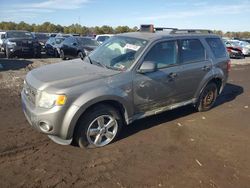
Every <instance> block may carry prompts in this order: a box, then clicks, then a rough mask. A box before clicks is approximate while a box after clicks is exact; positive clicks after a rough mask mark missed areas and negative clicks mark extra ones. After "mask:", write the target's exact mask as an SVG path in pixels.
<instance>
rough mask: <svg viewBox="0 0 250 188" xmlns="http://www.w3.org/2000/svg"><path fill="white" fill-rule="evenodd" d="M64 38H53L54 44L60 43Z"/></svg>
mask: <svg viewBox="0 0 250 188" xmlns="http://www.w3.org/2000/svg"><path fill="white" fill-rule="evenodd" d="M64 39H65V38H55V41H56V44H61V43H62V42H63V41H64Z"/></svg>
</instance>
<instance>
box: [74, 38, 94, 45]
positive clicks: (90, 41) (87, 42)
mask: <svg viewBox="0 0 250 188" xmlns="http://www.w3.org/2000/svg"><path fill="white" fill-rule="evenodd" d="M77 40H78V41H79V42H80V43H81V44H83V45H86V46H99V43H98V42H97V41H96V40H93V39H90V38H77Z"/></svg>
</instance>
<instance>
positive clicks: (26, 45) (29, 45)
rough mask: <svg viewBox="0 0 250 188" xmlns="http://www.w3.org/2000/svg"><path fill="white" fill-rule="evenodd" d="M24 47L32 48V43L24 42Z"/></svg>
mask: <svg viewBox="0 0 250 188" xmlns="http://www.w3.org/2000/svg"><path fill="white" fill-rule="evenodd" d="M22 47H32V41H30V40H23V41H22Z"/></svg>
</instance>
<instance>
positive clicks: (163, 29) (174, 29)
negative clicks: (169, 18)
mask: <svg viewBox="0 0 250 188" xmlns="http://www.w3.org/2000/svg"><path fill="white" fill-rule="evenodd" d="M154 30H155V31H165V30H172V31H176V30H178V29H177V28H173V27H155V28H154Z"/></svg>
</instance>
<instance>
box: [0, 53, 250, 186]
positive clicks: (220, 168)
mask: <svg viewBox="0 0 250 188" xmlns="http://www.w3.org/2000/svg"><path fill="white" fill-rule="evenodd" d="M58 62H60V59H56V58H42V59H11V60H7V59H4V58H0V137H1V140H0V187H169V188H176V187H218V188H219V187H225V188H236V187H242V188H244V187H249V183H250V158H249V155H250V145H249V144H248V143H250V137H249V135H250V126H249V121H250V116H249V114H250V113H249V106H250V76H249V75H250V58H246V59H243V60H232V65H233V66H232V71H231V73H230V78H229V81H228V84H227V86H226V87H225V90H224V91H223V93H222V95H221V96H220V97H219V98H218V101H217V104H216V106H215V108H213V109H212V110H210V111H208V112H205V113H196V112H195V111H194V110H193V108H192V107H189V106H187V107H183V108H179V109H176V110H173V111H169V112H166V113H163V114H160V115H157V116H153V117H150V118H146V119H143V120H140V121H137V122H135V123H133V124H132V125H130V126H128V127H126V128H125V129H124V130H123V133H122V135H121V137H120V139H119V140H118V141H117V142H115V143H113V144H110V145H108V146H106V147H103V148H99V149H88V150H87V149H80V148H77V147H73V146H61V145H57V144H55V143H53V142H52V141H51V140H50V139H48V138H47V136H45V135H43V134H40V133H37V132H36V131H34V130H33V129H32V128H31V127H30V126H29V125H28V123H27V121H26V120H25V117H24V115H23V113H22V110H21V104H20V91H21V88H22V83H23V79H24V77H25V75H26V74H27V72H28V71H30V70H31V69H33V68H36V67H39V66H43V65H45V64H50V63H58Z"/></svg>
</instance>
